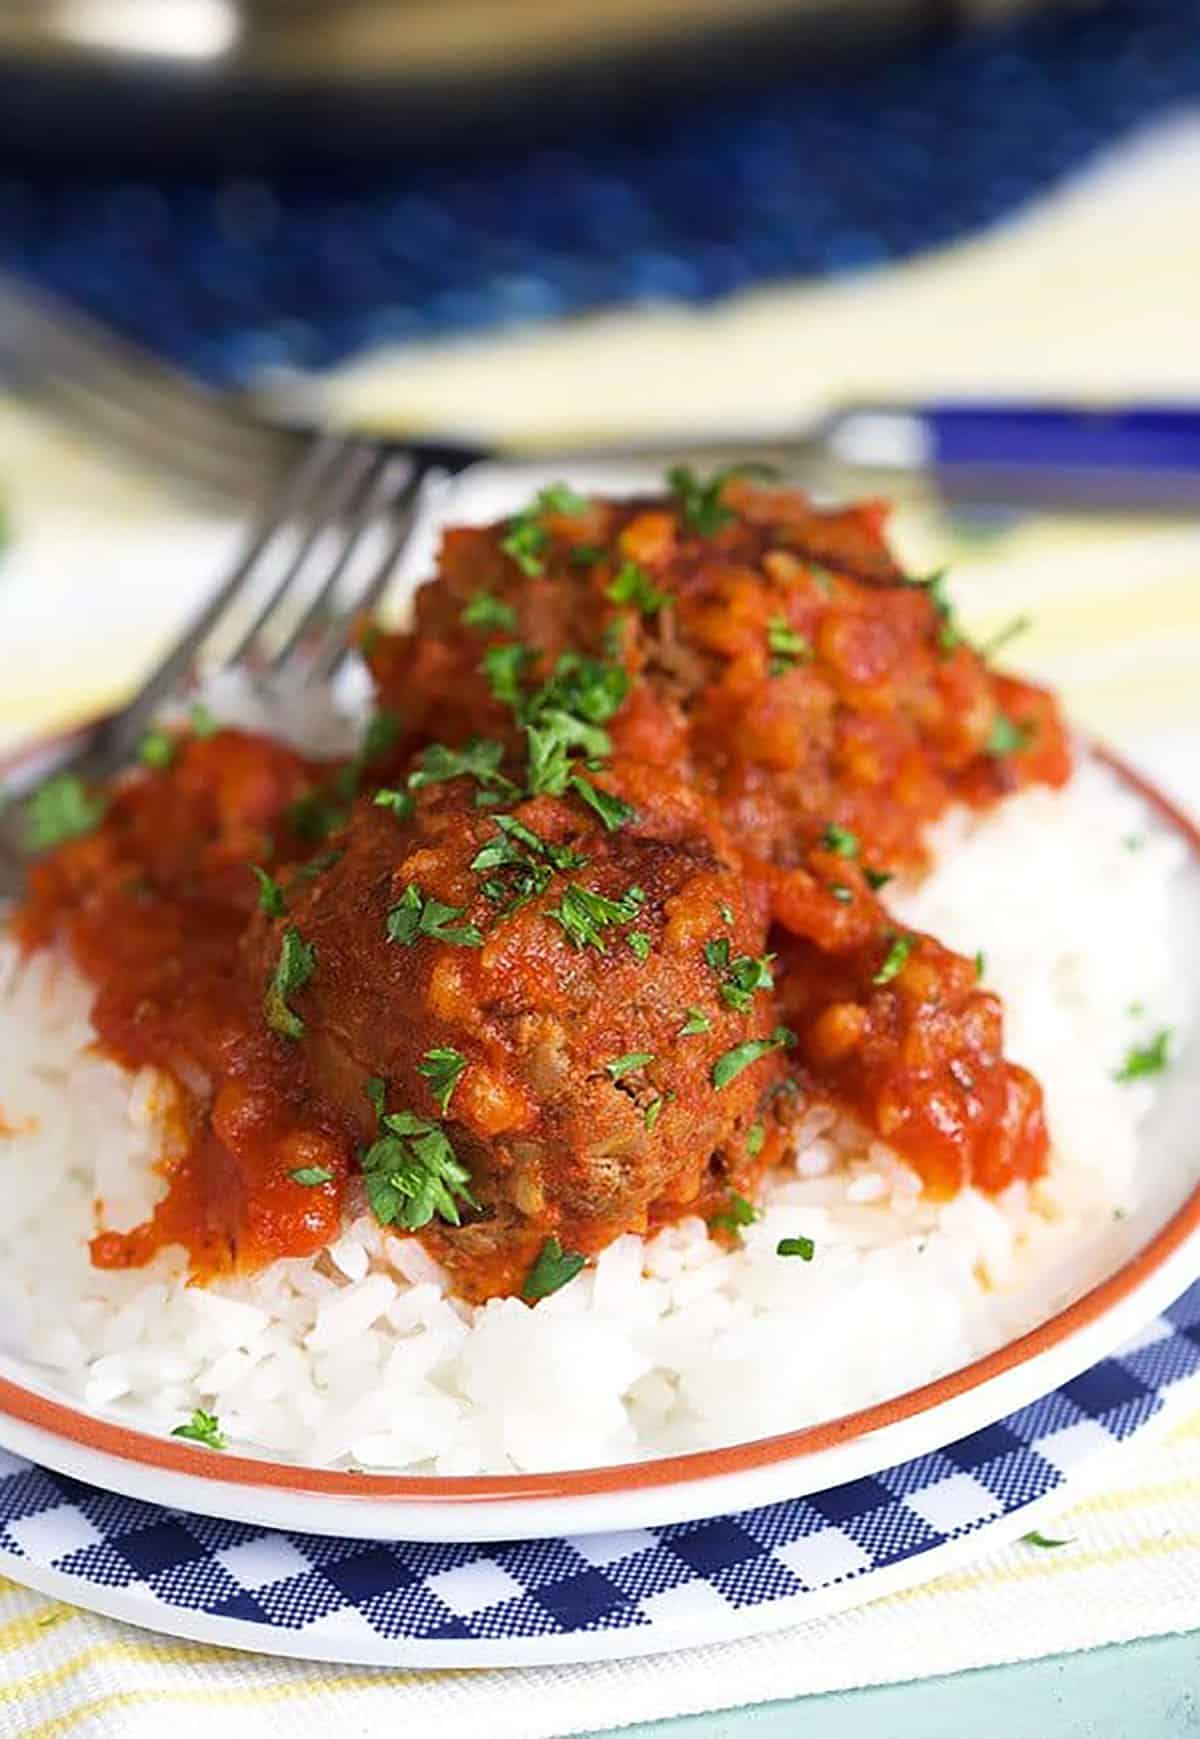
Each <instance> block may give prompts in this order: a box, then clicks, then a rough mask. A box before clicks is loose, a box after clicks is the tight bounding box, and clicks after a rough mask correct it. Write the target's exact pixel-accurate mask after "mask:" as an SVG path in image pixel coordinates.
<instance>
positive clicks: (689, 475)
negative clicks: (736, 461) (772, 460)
mask: <svg viewBox="0 0 1200 1739" xmlns="http://www.w3.org/2000/svg"><path fill="white" fill-rule="evenodd" d="M738 476H742V477H756V476H757V477H766V478H771V477H777V476H778V472H777V471H776V470H775V468H774V466H773V465H729V466H727V467H726V469H725V470H723V471H717V472H714V474H713V475H712V476H711V477H710V478H709V479H708V481H707V482H705V480H704V479H703V478H702V477H699V476H698V475H697V474H696V472H695V471H693V470H692V468H691V467H690V466H689V465H675V466H673V467H672V468H671V470H670V471H668V472H667V482H668V484H669V485H670V488H671V493H672V495H674V497H675V499H676V501H677V502H678V504H679V511H680V514H681V515H682V517H683V522H684V524H685V525H686V526H688V528H689V529H690V530H691V531H694V532H697V533H698V534H699V535H700V536H701V537H715V536H716V535H717V533H718V532H719V531H720V530H721V529H722V527H724V526H726V525H728V524H729V522H730V520H732V519H733V518H734V517H735V515H734V512H733V510H732V508H729V507H726V506H725V503H724V502H723V501H722V499H721V497H722V496H723V494H724V493H725V485H726V484H727V483H729V482H730V481H731V479H732V478H734V477H738Z"/></svg>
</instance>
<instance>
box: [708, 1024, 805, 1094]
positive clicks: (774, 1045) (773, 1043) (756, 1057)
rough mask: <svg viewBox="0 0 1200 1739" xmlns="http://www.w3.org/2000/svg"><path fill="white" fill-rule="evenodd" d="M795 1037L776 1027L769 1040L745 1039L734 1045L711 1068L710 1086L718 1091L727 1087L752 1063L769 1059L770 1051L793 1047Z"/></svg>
mask: <svg viewBox="0 0 1200 1739" xmlns="http://www.w3.org/2000/svg"><path fill="white" fill-rule="evenodd" d="M795 1042H796V1035H795V1034H794V1033H790V1032H789V1031H788V1029H787V1028H786V1027H785V1026H777V1027H776V1028H775V1031H774V1032H773V1033H772V1034H771V1036H770V1038H769V1039H746V1040H745V1041H744V1042H743V1043H742V1044H740V1045H734V1047H733V1049H732V1050H729V1051H725V1052H724V1053H723V1055H721V1056H719V1057H718V1058H717V1060H716V1062H715V1063H714V1064H713V1066H712V1084H713V1086H714V1087H716V1088H717V1089H718V1091H719V1090H720V1089H721V1088H722V1087H727V1086H728V1085H729V1083H730V1082H731V1081H733V1080H736V1078H737V1077H738V1076H739V1075H740V1074H741V1073H742V1071H743V1070H744V1069H748V1068H749V1067H750V1065H751V1064H752V1063H757V1062H759V1061H761V1059H762V1058H763V1057H769V1056H770V1054H771V1052H772V1051H782V1050H786V1049H787V1047H788V1046H789V1045H794V1044H795Z"/></svg>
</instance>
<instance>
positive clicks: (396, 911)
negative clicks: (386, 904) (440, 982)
mask: <svg viewBox="0 0 1200 1739" xmlns="http://www.w3.org/2000/svg"><path fill="white" fill-rule="evenodd" d="M466 909H467V908H466V907H465V906H446V905H443V903H442V902H441V900H435V899H433V898H432V896H431V895H429V894H426V893H424V892H423V891H422V889H421V888H420V887H419V885H418V884H417V883H416V882H409V884H408V886H407V887H406V888H405V890H404V892H403V894H402V895H401V897H400V899H399V901H398V902H397V903H396V905H394V906H393V907H392V909H391V911H390V912H389V913H388V915H387V938H388V941H389V942H398V943H399V944H400V946H401V947H402V948H411V947H412V945H413V943H414V942H415V941H416V940H417V937H418V936H428V937H430V939H431V940H432V941H434V942H450V943H452V944H453V945H454V946H456V947H459V948H482V947H483V937H482V935H481V934H480V933H479V931H478V930H477V929H476V927H475V925H474V924H458V923H456V922H455V920H456V919H458V918H461V917H462V916H463V914H464V913H465V911H466Z"/></svg>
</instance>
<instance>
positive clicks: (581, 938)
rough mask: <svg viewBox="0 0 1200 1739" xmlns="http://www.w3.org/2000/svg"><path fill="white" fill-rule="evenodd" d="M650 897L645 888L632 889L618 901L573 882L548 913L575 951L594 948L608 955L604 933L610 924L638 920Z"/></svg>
mask: <svg viewBox="0 0 1200 1739" xmlns="http://www.w3.org/2000/svg"><path fill="white" fill-rule="evenodd" d="M645 902H646V896H645V894H644V892H643V891H642V889H641V888H629V889H628V890H627V891H626V892H625V893H624V894H622V895H621V897H620V899H618V900H609V899H606V898H605V896H604V895H603V894H597V893H594V892H593V890H592V889H591V888H583V887H580V885H579V883H578V882H569V883H568V884H567V888H566V892H565V893H564V894H563V897H562V900H561V902H560V904H559V905H557V906H555V907H553V908H552V909H551V910H550V911H548V912H547V914H546V916H547V917H548V918H553V919H554V921H555V923H556V924H561V925H562V927H563V929H564V930H565V931H566V934H567V939H568V941H569V942H570V943H571V946H572V947H573V948H587V947H589V946H590V947H592V948H595V949H597V950H598V951H599V952H600V953H601V954H606V953H607V952H608V949H607V947H606V945H605V941H604V937H603V935H602V934H601V931H603V930H605V929H607V928H608V926H609V925H610V924H629V923H632V921H633V920H634V918H636V917H637V915H638V913H639V912H640V911H641V909H642V907H643V905H644V904H645Z"/></svg>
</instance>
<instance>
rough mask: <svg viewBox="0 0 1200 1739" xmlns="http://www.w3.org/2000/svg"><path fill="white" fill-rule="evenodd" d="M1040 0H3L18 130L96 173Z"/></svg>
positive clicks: (0, 10) (868, 41) (820, 59)
mask: <svg viewBox="0 0 1200 1739" xmlns="http://www.w3.org/2000/svg"><path fill="white" fill-rule="evenodd" d="M1040 3H1043V4H1044V3H1047V0H1040ZM1051 3H1054V4H1057V5H1059V6H1063V5H1068V6H1069V5H1075V6H1076V7H1078V6H1079V5H1080V4H1081V3H1082V4H1089V3H1090V0H1051ZM1037 4H1039V0H0V149H3V150H4V152H5V154H6V155H8V154H10V153H12V154H16V155H17V156H19V157H20V158H23V159H25V160H26V161H28V160H30V159H31V158H32V159H40V160H42V161H47V162H60V163H69V164H70V165H71V166H72V168H73V169H75V170H76V171H78V169H79V167H80V166H81V164H85V163H86V164H93V163H101V162H103V163H108V164H112V163H114V162H130V163H135V162H136V163H139V164H141V165H142V166H143V167H150V166H153V165H154V164H156V163H157V164H161V163H162V162H163V161H164V159H169V160H171V161H172V162H175V163H181V164H193V165H201V164H202V165H206V166H211V165H214V164H235V163H236V164H239V165H242V166H267V165H270V164H272V163H279V162H281V161H284V160H286V161H288V162H289V163H292V164H294V163H297V162H300V161H309V162H320V161H322V160H324V161H328V162H331V163H337V162H351V161H360V162H362V161H368V162H373V163H374V164H376V165H379V163H380V160H381V154H384V153H387V152H388V151H389V150H403V151H404V152H405V153H406V155H414V154H423V155H430V154H432V155H439V156H444V155H445V154H446V153H447V152H448V151H450V150H451V149H455V150H473V151H476V152H478V151H479V150H481V149H484V148H488V147H490V148H493V149H495V148H498V147H499V146H500V145H501V144H503V143H507V144H509V145H512V144H513V143H522V142H526V141H528V142H530V143H533V142H535V141H536V142H541V141H545V140H547V139H550V138H553V137H554V136H555V135H556V134H558V135H561V134H562V133H563V132H564V130H565V129H567V128H570V129H573V130H574V129H578V128H579V127H580V126H586V125H588V124H593V125H603V124H605V123H606V122H607V123H610V124H611V123H615V122H617V121H622V122H625V123H628V122H629V121H630V120H631V119H633V120H636V119H637V118H638V117H639V116H648V115H652V114H660V113H661V112H662V110H663V109H664V108H665V107H667V106H668V105H670V104H672V103H673V102H675V101H677V100H678V99H680V98H683V99H688V98H694V97H695V96H696V95H697V94H699V93H702V92H705V91H712V90H714V89H720V88H731V89H735V88H742V89H744V88H746V87H747V86H752V85H753V84H754V83H755V82H756V81H759V80H762V79H765V78H767V77H769V76H772V75H773V76H775V77H778V76H779V74H780V72H781V71H787V72H791V73H793V74H801V75H805V74H809V73H811V76H812V77H813V78H814V79H820V78H822V77H823V76H836V75H837V73H838V71H839V69H840V70H842V71H843V72H844V70H845V69H846V67H847V65H851V66H852V65H853V64H854V63H855V62H861V61H863V60H867V59H869V58H871V57H875V58H878V57H880V56H885V55H886V54H887V53H888V52H889V49H891V48H893V47H894V46H895V45H896V43H897V42H898V41H900V40H902V39H904V38H910V39H911V37H912V36H914V35H917V34H920V33H921V32H938V31H944V30H946V29H952V28H955V27H958V26H961V25H963V24H969V23H972V22H975V21H977V20H980V19H987V20H991V19H994V18H996V17H999V16H1006V15H1009V14H1012V13H1015V12H1023V11H1028V10H1031V9H1033V7H1034V6H1036V5H1037ZM383 161H385V162H386V157H384V158H383Z"/></svg>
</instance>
